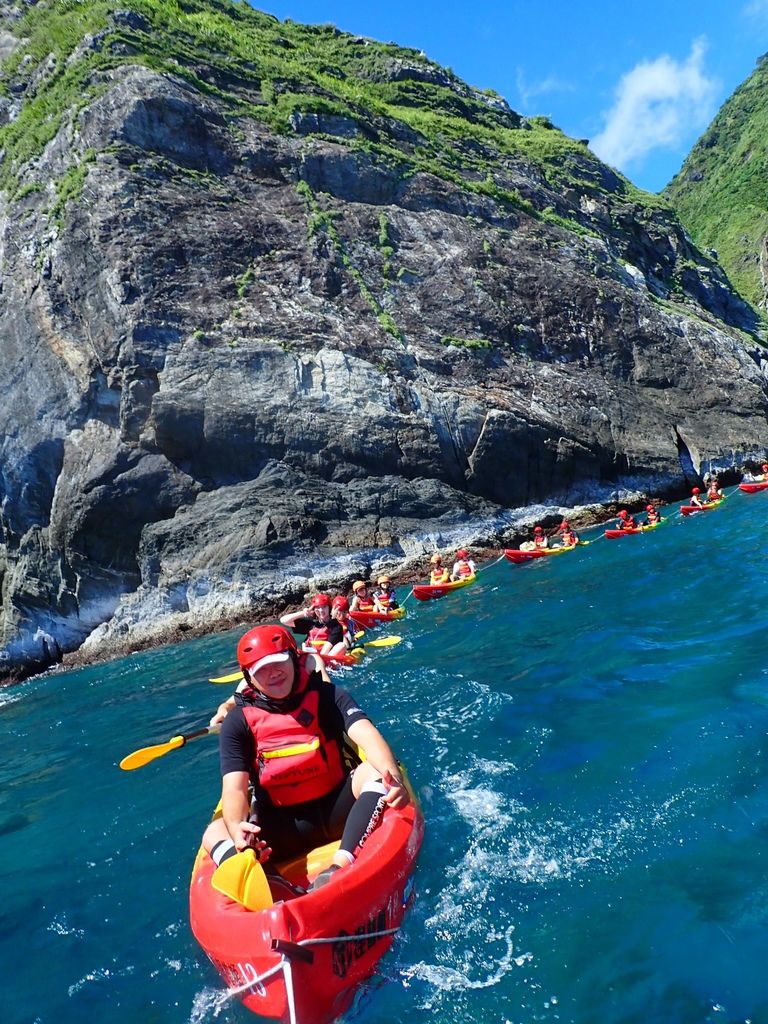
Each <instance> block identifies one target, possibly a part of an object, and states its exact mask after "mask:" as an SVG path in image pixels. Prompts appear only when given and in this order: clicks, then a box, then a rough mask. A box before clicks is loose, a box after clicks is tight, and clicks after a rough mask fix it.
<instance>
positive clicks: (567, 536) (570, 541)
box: [557, 519, 579, 548]
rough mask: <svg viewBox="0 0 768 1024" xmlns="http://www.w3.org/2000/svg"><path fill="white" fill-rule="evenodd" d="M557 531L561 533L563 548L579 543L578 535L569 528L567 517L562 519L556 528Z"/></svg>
mask: <svg viewBox="0 0 768 1024" xmlns="http://www.w3.org/2000/svg"><path fill="white" fill-rule="evenodd" d="M557 531H558V533H561V534H562V535H563V547H564V548H575V547H576V545H577V544H578V543H579V538H578V536H577V535H576V534H575V533H574V531H573V529H572V528H571V524H570V523H569V522H568V520H567V519H564V520H563V521H562V523H560V525H559V526H558V528H557Z"/></svg>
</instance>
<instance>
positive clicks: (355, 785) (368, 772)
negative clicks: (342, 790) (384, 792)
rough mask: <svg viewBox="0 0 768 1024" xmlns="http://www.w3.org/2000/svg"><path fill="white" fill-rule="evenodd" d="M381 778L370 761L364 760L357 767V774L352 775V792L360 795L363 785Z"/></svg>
mask: <svg viewBox="0 0 768 1024" xmlns="http://www.w3.org/2000/svg"><path fill="white" fill-rule="evenodd" d="M380 779H381V775H380V773H379V772H377V771H376V769H375V768H374V767H373V765H372V764H371V763H370V762H369V761H363V763H362V764H359V765H358V766H357V768H355V774H354V776H353V777H352V792H353V794H354V795H355V796H356V797H358V796H360V794H361V793H362V791H363V787H364V786H366V785H368V784H369V783H371V782H376V781H379V780H380Z"/></svg>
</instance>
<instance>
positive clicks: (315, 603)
mask: <svg viewBox="0 0 768 1024" xmlns="http://www.w3.org/2000/svg"><path fill="white" fill-rule="evenodd" d="M312 607H313V608H330V607H331V599H330V597H328V595H327V594H315V596H314V597H313V598H312Z"/></svg>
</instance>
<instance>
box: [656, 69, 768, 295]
mask: <svg viewBox="0 0 768 1024" xmlns="http://www.w3.org/2000/svg"><path fill="white" fill-rule="evenodd" d="M665 194H666V195H667V197H668V198H669V199H670V201H671V202H672V203H673V205H674V207H675V209H676V211H677V212H678V214H679V216H680V219H681V220H682V222H683V224H684V225H685V227H686V228H687V229H688V231H689V233H690V234H691V237H692V238H693V240H694V242H696V244H697V245H699V246H702V247H704V246H706V247H711V248H714V249H716V250H717V253H718V258H719V261H720V263H721V264H722V266H723V267H724V268H725V270H726V272H727V273H728V275H729V277H730V279H731V281H732V282H733V284H734V285H735V286H736V287H737V288H738V289H739V291H740V292H741V293H742V295H744V296H745V297H746V298H747V299H749V300H750V302H752V303H753V304H754V305H756V306H762V307H765V304H766V293H765V285H764V283H763V281H762V276H761V271H760V254H761V252H762V250H763V247H764V245H765V240H766V236H767V235H768V61H766V60H765V59H763V58H761V60H760V62H759V63H758V66H757V68H756V70H755V71H754V72H753V74H752V75H751V76H750V77H749V78H748V79H747V81H746V82H744V84H743V85H741V86H739V88H738V89H737V90H736V92H735V93H734V94H733V96H731V98H730V99H729V100H728V101H727V102H726V103H725V104H724V105H723V107H722V108H721V110H720V111H719V113H718V115H717V117H716V118H715V120H714V121H713V122H712V124H711V125H710V126H709V128H708V129H707V131H706V132H705V133H704V135H703V136H702V137H701V138H700V139H699V141H698V142H697V143H696V145H695V147H694V148H693V150H692V151H691V153H690V155H689V156H688V159H687V160H686V161H685V164H684V165H683V168H682V170H681V171H680V173H679V174H678V175H677V177H676V178H675V179H674V180H673V181H672V182H671V183H670V184H669V185H668V186H667V188H666V190H665Z"/></svg>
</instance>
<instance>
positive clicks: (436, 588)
mask: <svg viewBox="0 0 768 1024" xmlns="http://www.w3.org/2000/svg"><path fill="white" fill-rule="evenodd" d="M476 579H477V576H476V575H472V576H467V577H465V578H464V579H463V580H453V581H452V582H450V583H417V584H416V586H415V587H414V588H413V596H414V597H415V598H416V600H417V601H436V600H437V599H438V598H440V597H445V595H446V594H450V593H451V591H453V590H461V588H462V587H468V586H469V585H470V584H471V583H474V582H475V580H476Z"/></svg>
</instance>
